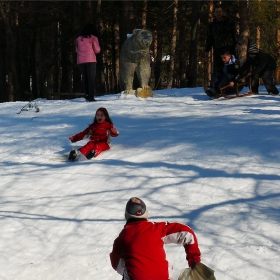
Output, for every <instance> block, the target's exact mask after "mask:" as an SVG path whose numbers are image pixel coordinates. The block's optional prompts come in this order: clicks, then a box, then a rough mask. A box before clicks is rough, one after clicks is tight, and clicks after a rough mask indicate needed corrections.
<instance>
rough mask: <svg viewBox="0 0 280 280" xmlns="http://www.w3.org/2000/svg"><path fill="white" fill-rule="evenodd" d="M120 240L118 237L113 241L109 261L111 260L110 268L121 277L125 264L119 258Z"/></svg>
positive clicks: (120, 254)
mask: <svg viewBox="0 0 280 280" xmlns="http://www.w3.org/2000/svg"><path fill="white" fill-rule="evenodd" d="M120 248H121V246H120V240H119V237H118V238H116V239H115V241H114V244H113V250H112V252H111V253H110V260H111V265H112V267H113V268H114V269H115V270H116V271H117V272H118V273H119V274H120V275H123V271H124V267H125V262H124V260H123V259H122V258H121V256H122V253H121V250H120Z"/></svg>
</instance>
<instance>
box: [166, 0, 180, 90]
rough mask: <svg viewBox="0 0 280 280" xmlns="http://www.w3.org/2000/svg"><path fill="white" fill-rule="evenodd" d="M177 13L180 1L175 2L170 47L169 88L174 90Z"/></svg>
mask: <svg viewBox="0 0 280 280" xmlns="http://www.w3.org/2000/svg"><path fill="white" fill-rule="evenodd" d="M177 12H178V0H174V1H173V25H172V37H171V46H170V64H169V69H168V80H167V88H172V83H173V76H174V66H175V53H176V39H177Z"/></svg>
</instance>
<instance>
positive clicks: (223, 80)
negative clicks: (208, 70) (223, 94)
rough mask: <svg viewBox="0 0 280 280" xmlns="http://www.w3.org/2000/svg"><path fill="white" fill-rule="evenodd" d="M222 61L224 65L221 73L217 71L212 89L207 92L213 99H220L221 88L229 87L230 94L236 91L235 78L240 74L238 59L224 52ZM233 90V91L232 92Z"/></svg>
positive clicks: (212, 80) (211, 84)
mask: <svg viewBox="0 0 280 280" xmlns="http://www.w3.org/2000/svg"><path fill="white" fill-rule="evenodd" d="M220 60H221V61H222V63H223V69H222V70H221V71H215V72H213V73H212V75H211V81H210V87H209V88H208V89H207V90H206V91H205V92H206V94H207V95H208V96H210V97H211V98H219V97H220V88H221V87H224V86H226V85H229V86H230V88H229V89H228V91H229V92H228V93H231V92H233V91H234V88H233V86H234V84H235V77H236V76H237V75H238V73H239V64H238V61H237V59H236V58H235V56H234V55H233V54H231V53H230V52H229V51H223V52H222V54H221V56H220ZM231 89H233V90H231Z"/></svg>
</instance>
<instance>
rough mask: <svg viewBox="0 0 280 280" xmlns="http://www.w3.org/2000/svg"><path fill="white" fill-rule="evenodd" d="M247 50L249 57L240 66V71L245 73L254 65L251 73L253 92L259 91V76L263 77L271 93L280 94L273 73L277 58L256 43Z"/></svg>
mask: <svg viewBox="0 0 280 280" xmlns="http://www.w3.org/2000/svg"><path fill="white" fill-rule="evenodd" d="M247 52H248V55H249V57H248V58H247V59H246V60H245V62H244V63H243V65H242V66H241V67H240V73H241V74H243V72H245V71H246V70H248V69H250V67H251V66H252V71H251V72H250V73H249V74H251V75H252V92H253V93H254V94H258V93H259V78H262V80H263V83H264V86H265V88H266V90H267V92H268V93H269V94H272V95H277V94H279V91H278V89H277V88H276V87H275V85H274V83H273V74H274V72H275V70H276V61H275V59H274V58H273V57H272V56H271V55H270V54H268V53H265V52H264V51H261V50H260V49H258V47H257V45H256V44H252V45H250V46H249V48H248V51H247ZM249 71H250V70H249ZM237 78H238V77H237Z"/></svg>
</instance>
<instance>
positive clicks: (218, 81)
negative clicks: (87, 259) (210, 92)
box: [210, 72, 234, 89]
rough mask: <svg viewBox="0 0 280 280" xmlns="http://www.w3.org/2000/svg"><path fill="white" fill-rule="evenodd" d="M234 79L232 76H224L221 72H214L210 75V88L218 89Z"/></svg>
mask: <svg viewBox="0 0 280 280" xmlns="http://www.w3.org/2000/svg"><path fill="white" fill-rule="evenodd" d="M233 79H234V75H231V74H225V73H223V72H214V73H212V75H211V82H210V87H211V88H215V89H220V88H221V87H224V86H226V85H228V84H229V82H231V81H232V80H233Z"/></svg>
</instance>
